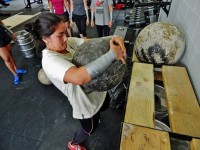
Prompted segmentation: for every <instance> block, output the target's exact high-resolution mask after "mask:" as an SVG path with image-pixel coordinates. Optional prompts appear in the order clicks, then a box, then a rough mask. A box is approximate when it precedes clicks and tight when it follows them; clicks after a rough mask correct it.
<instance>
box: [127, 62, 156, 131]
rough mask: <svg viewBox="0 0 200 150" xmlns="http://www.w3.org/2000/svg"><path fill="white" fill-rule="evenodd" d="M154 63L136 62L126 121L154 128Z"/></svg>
mask: <svg viewBox="0 0 200 150" xmlns="http://www.w3.org/2000/svg"><path fill="white" fill-rule="evenodd" d="M154 107H155V106H154V75H153V65H152V64H144V63H134V64H133V69H132V74H131V81H130V86H129V92H128V98H127V104H126V111H125V119H124V122H127V123H132V124H137V125H142V126H147V127H152V128H154V110H155V109H154Z"/></svg>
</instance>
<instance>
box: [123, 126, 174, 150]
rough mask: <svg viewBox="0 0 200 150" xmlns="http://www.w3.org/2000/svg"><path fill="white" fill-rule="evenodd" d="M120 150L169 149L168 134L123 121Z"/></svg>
mask: <svg viewBox="0 0 200 150" xmlns="http://www.w3.org/2000/svg"><path fill="white" fill-rule="evenodd" d="M120 150H171V146H170V139H169V134H168V133H167V132H165V131H160V130H155V129H150V128H145V127H140V126H136V125H132V124H128V123H123V127H122V135H121V143H120Z"/></svg>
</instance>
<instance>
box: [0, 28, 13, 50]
mask: <svg viewBox="0 0 200 150" xmlns="http://www.w3.org/2000/svg"><path fill="white" fill-rule="evenodd" d="M0 33H1V35H0V47H5V46H6V45H8V44H9V43H10V42H11V41H12V39H11V37H10V36H9V35H8V33H7V32H6V30H5V28H4V27H3V26H2V25H0Z"/></svg>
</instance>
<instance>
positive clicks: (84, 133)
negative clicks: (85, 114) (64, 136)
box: [71, 93, 110, 145]
mask: <svg viewBox="0 0 200 150" xmlns="http://www.w3.org/2000/svg"><path fill="white" fill-rule="evenodd" d="M109 103H110V96H109V94H108V93H107V95H106V98H105V100H104V103H103V105H102V107H101V109H100V111H105V110H106V109H107V108H108V107H109ZM100 111H99V112H97V113H96V114H95V115H94V116H93V117H92V118H89V119H80V123H81V126H82V129H79V130H78V131H77V132H76V133H75V135H74V138H73V140H72V142H71V144H72V145H73V144H81V143H82V142H83V141H85V140H86V139H87V138H88V137H89V136H90V135H91V134H92V133H94V131H95V130H96V128H97V127H98V124H99V122H100Z"/></svg>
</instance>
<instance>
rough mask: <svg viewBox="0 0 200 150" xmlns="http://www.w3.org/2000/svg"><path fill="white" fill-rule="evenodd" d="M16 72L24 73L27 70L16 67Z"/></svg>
mask: <svg viewBox="0 0 200 150" xmlns="http://www.w3.org/2000/svg"><path fill="white" fill-rule="evenodd" d="M16 73H21V74H25V73H27V71H26V70H24V69H17V70H16Z"/></svg>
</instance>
